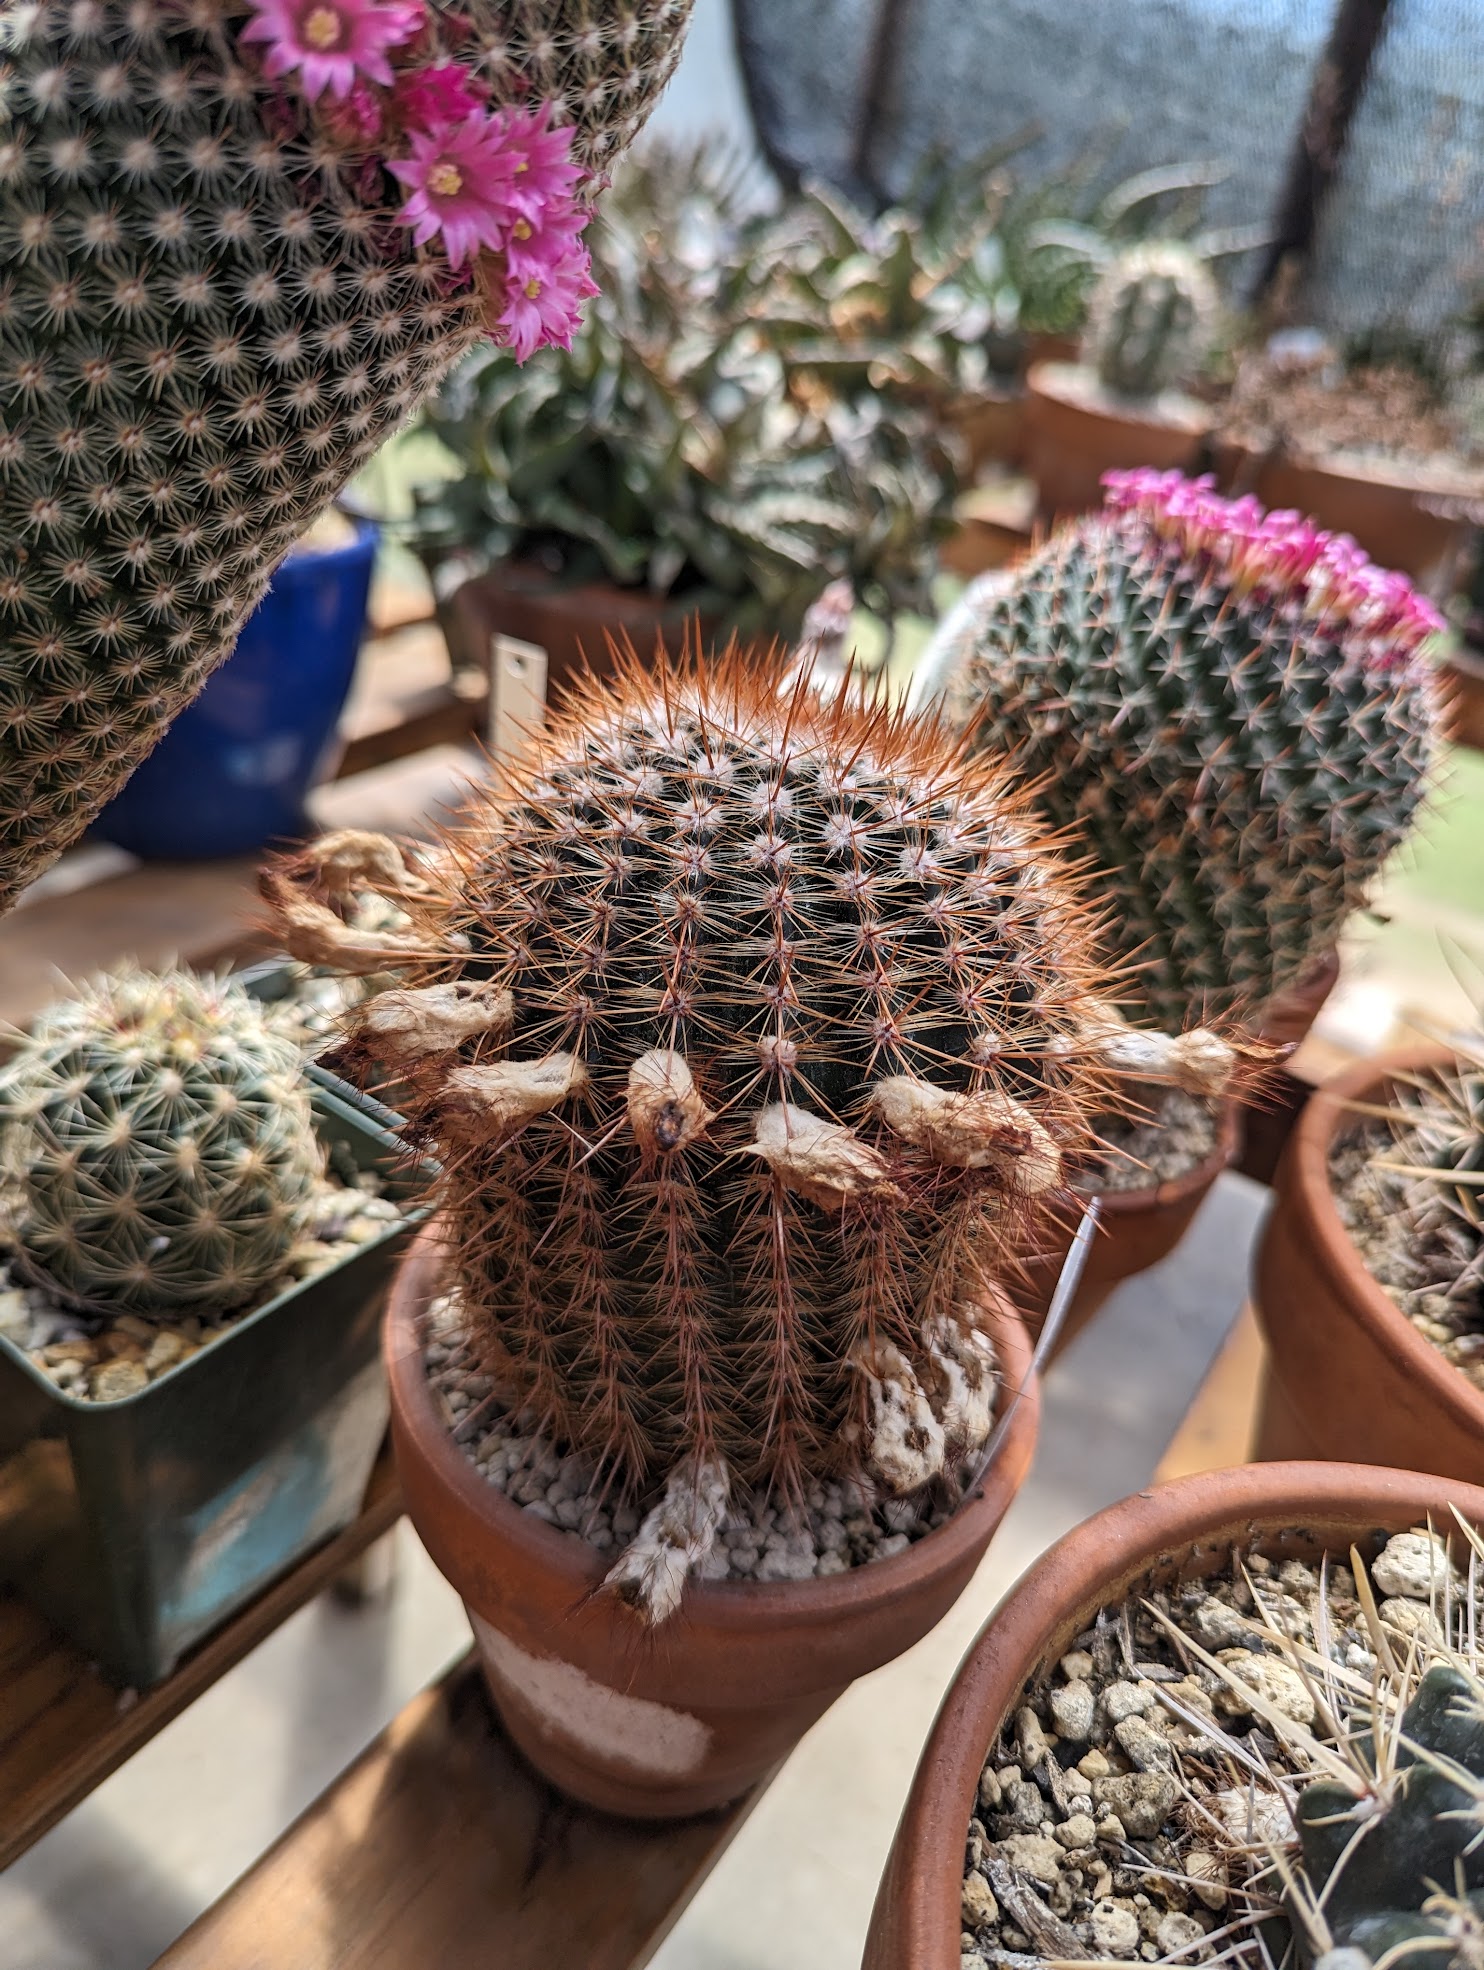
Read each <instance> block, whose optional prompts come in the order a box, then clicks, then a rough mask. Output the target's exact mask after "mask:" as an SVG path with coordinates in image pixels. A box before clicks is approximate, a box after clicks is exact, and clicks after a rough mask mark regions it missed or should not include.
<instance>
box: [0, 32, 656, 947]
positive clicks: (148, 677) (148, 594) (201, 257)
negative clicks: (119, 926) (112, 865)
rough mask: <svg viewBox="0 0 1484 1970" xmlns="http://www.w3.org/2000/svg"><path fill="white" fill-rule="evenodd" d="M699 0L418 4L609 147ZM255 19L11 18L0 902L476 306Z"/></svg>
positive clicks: (629, 132)
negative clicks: (287, 75) (268, 56)
mask: <svg viewBox="0 0 1484 1970" xmlns="http://www.w3.org/2000/svg"><path fill="white" fill-rule="evenodd" d="M689 11H690V0H550V3H549V4H535V3H534V0H468V4H467V8H466V10H464V11H462V12H461V11H458V10H455V9H452V8H438V9H436V10H435V13H434V15H430V16H429V18H430V21H432V20H436V28H437V31H438V32H440V33H442V34H444V35H446V36H448V37H449V38H450V41H452V40H454V39H455V38H456V39H457V44H458V45H457V47H456V49H454V51H453V53H454V57H455V58H456V59H457V60H458V61H460V62H462V63H464V64H465V65H466V66H468V67H470V68H472V69H473V70H475V71H476V72H477V73H478V74H479V75H480V77H481V78H482V79H483V81H484V82H485V83H486V85H488V87H489V89H490V91H491V101H492V102H494V103H495V104H499V103H509V102H517V101H525V100H527V99H528V96H529V95H531V94H534V96H535V98H536V99H538V100H542V99H544V100H550V101H552V102H553V103H554V104H555V105H556V113H557V116H558V118H559V120H567V121H569V122H571V123H573V124H574V126H575V135H574V140H573V151H574V156H575V157H576V159H577V161H578V162H579V163H581V164H582V165H583V167H584V168H585V169H586V170H588V171H589V172H590V173H600V172H602V171H604V170H605V169H606V168H607V166H608V165H609V163H611V162H612V160H613V158H614V157H615V156H616V155H617V153H618V151H619V150H620V149H621V148H622V147H623V146H624V145H625V144H626V143H627V142H628V141H629V139H630V138H631V137H632V136H633V134H634V132H635V131H636V130H637V129H638V127H639V126H640V125H641V124H642V122H643V120H644V118H645V116H646V115H647V113H648V110H649V108H650V107H651V105H652V103H653V100H654V97H655V95H656V94H657V92H658V90H659V89H660V88H661V87H662V86H663V83H664V81H665V80H666V79H667V77H668V75H669V73H670V70H671V68H672V67H673V65H674V62H675V59H676V56H677V54H678V51H679V46H680V40H681V37H682V35H683V32H684V29H685V25H686V21H687V18H688V15H689ZM247 18H248V10H247V8H246V6H245V5H243V4H240V0H37V3H36V4H26V5H19V4H18V5H13V6H8V7H6V8H5V9H4V11H3V14H0V908H3V907H4V906H5V905H6V904H7V903H8V902H9V900H10V899H11V898H12V897H13V895H14V893H15V891H16V890H17V889H18V888H19V887H20V886H21V885H22V884H24V883H25V882H26V881H28V880H29V879H30V878H31V877H33V876H35V875H36V874H38V873H39V872H40V871H41V870H42V869H43V868H44V867H45V866H46V864H47V863H48V862H49V861H50V860H52V859H53V857H54V856H55V855H56V854H57V853H58V852H59V851H60V850H61V849H62V848H63V847H65V846H66V845H67V843H68V842H69V841H70V840H72V839H73V838H75V836H76V835H77V834H79V833H80V832H81V830H82V828H83V826H84V824H85V823H86V821H87V820H88V818H89V817H90V816H91V815H92V814H93V813H94V812H95V811H96V810H97V809H98V808H99V807H100V806H101V805H102V803H103V802H104V801H105V800H106V798H107V797H108V795H109V794H110V793H111V792H112V791H113V790H114V788H115V787H117V786H118V785H119V784H120V783H121V782H122V781H123V779H124V778H125V776H126V775H127V773H128V772H129V770H130V768H131V767H132V766H133V765H135V764H136V763H137V761H138V760H139V759H140V758H142V757H143V755H144V754H145V753H146V752H147V751H148V750H149V748H150V746H151V745H152V744H153V743H154V741H155V740H156V739H157V738H158V737H159V734H160V732H161V731H162V730H163V728H164V726H165V724H166V723H167V722H168V720H169V719H170V718H171V717H172V716H173V714H174V713H175V712H176V711H178V710H179V709H180V708H181V706H182V705H184V704H186V703H187V702H188V701H189V700H190V698H191V697H192V696H193V695H194V694H195V692H196V691H197V690H198V689H199V687H200V685H201V683H202V682H203V681H204V679H205V678H206V676H207V674H208V673H209V672H210V671H211V670H212V669H213V668H214V667H215V665H216V664H217V663H219V662H220V661H221V659H222V658H223V657H225V656H226V654H227V653H228V651H229V650H230V649H231V647H232V643H233V641H234V639H235V636H236V633H237V630H238V628H239V627H240V625H241V623H242V621H243V620H244V618H245V617H246V615H247V614H248V612H249V610H250V609H251V608H252V606H253V604H254V603H255V602H256V601H257V599H258V598H259V596H260V595H261V594H262V592H263V590H264V588H265V587H266V585H267V582H268V578H269V576H270V575H271V573H272V570H273V568H274V566H275V565H276V563H277V562H278V561H279V560H280V559H281V558H282V557H283V555H284V554H285V553H286V552H287V550H288V548H289V547H290V546H291V545H292V543H293V542H294V541H295V540H296V539H297V538H298V536H299V534H300V533H301V532H302V531H303V529H304V528H305V526H306V525H307V524H308V522H309V521H310V520H311V519H312V518H313V517H314V515H315V514H316V513H318V512H319V511H321V510H322V509H323V508H324V507H325V505H326V504H327V503H328V502H329V501H330V500H331V499H332V498H333V497H334V495H335V494H336V493H337V492H339V490H340V489H341V487H342V486H344V484H345V483H346V481H347V479H349V477H350V476H351V475H352V473H354V472H355V471H356V470H357V469H358V468H359V466H360V465H361V464H362V463H364V461H365V460H367V459H368V458H369V457H370V456H371V454H372V453H373V452H374V451H375V450H376V449H377V447H378V446H379V445H380V444H381V442H382V441H383V440H384V439H385V438H386V437H387V436H388V435H389V434H390V433H391V432H392V431H393V430H395V429H396V428H397V426H398V425H399V424H401V423H402V422H403V421H404V420H405V419H406V418H407V416H408V415H409V413H410V412H411V411H412V410H413V409H414V407H415V406H416V405H417V404H418V402H419V401H420V400H421V399H422V397H423V396H424V395H426V393H427V392H428V391H429V390H430V389H431V388H432V386H433V385H434V384H435V383H436V382H437V381H438V379H439V378H440V377H441V376H442V375H443V374H444V373H445V372H446V371H447V370H448V368H449V367H450V366H451V364H452V363H453V362H454V361H455V359H456V358H457V357H459V356H460V355H462V354H463V353H464V352H465V351H466V350H467V349H469V348H471V347H472V346H473V345H474V343H475V342H476V341H477V340H478V339H479V338H480V336H481V334H482V333H483V332H484V323H483V316H482V311H481V297H480V294H479V291H478V289H477V286H476V283H475V282H474V281H473V280H472V279H471V278H470V277H469V274H468V271H467V270H465V273H464V275H463V276H462V277H456V276H454V275H453V274H452V273H451V270H450V266H449V263H448V259H447V257H446V256H445V255H443V254H442V253H441V252H440V251H439V250H438V249H437V247H436V245H429V246H427V247H422V248H414V247H413V246H412V245H411V244H410V240H411V237H412V236H411V234H410V233H409V232H408V231H407V229H406V228H405V227H403V226H399V225H396V224H394V223H392V216H393V213H394V211H395V209H396V206H397V205H398V203H399V202H400V197H401V192H400V188H399V186H398V185H397V184H396V183H395V182H394V181H393V180H392V179H391V178H390V177H389V176H388V174H387V173H386V171H385V170H384V169H382V168H381V167H380V165H379V164H377V163H376V162H375V161H374V159H373V160H368V158H367V153H366V141H365V135H364V131H358V130H357V129H356V128H353V127H351V126H353V125H354V123H355V117H354V116H353V115H351V114H350V113H349V109H348V108H346V113H345V114H344V115H343V116H341V117H338V118H337V116H336V115H335V114H333V113H329V112H330V110H332V109H333V107H334V106H333V105H330V106H329V108H328V109H327V108H326V105H325V104H321V105H320V106H317V107H316V108H315V109H314V110H313V111H311V109H310V106H308V105H307V104H305V103H303V102H302V101H298V100H296V99H295V98H294V97H293V96H292V95H291V93H290V92H288V91H286V90H285V88H284V86H283V85H282V84H280V83H272V82H268V81H265V79H264V76H263V70H262V63H261V61H260V60H259V59H258V58H257V57H256V56H255V55H254V54H253V52H252V50H251V49H250V48H244V46H243V43H242V40H241V33H242V29H243V27H244V25H245V23H246V21H247ZM332 22H333V16H332ZM455 28H458V30H459V32H458V35H457V36H456V37H455V34H454V30H455ZM342 107H345V106H342ZM322 112H324V113H322ZM595 182H596V180H590V188H591V184H592V183H595Z"/></svg>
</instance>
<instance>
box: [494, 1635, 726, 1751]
mask: <svg viewBox="0 0 1484 1970" xmlns="http://www.w3.org/2000/svg"><path fill="white" fill-rule="evenodd" d="M469 1619H470V1621H471V1622H472V1623H473V1626H474V1634H475V1638H476V1640H477V1641H478V1643H479V1649H480V1653H481V1654H482V1655H483V1657H484V1660H485V1664H486V1666H487V1668H488V1669H489V1672H490V1674H491V1676H492V1677H493V1679H494V1681H495V1683H496V1685H497V1686H498V1687H499V1689H500V1690H501V1691H502V1692H503V1691H505V1690H508V1691H509V1693H510V1696H511V1699H512V1700H513V1701H515V1702H518V1703H519V1704H520V1705H521V1706H522V1708H523V1709H525V1710H527V1711H528V1712H530V1713H531V1714H533V1715H534V1716H535V1717H536V1719H537V1720H538V1722H539V1723H540V1725H541V1728H542V1729H543V1730H544V1731H546V1732H547V1733H548V1734H549V1735H550V1736H551V1737H553V1738H558V1739H562V1740H564V1741H565V1742H567V1743H569V1744H572V1745H574V1746H576V1747H577V1748H578V1749H580V1750H582V1751H583V1752H585V1753H586V1754H587V1755H588V1756H589V1757H596V1758H601V1759H603V1760H604V1761H605V1762H607V1763H609V1764H614V1765H622V1766H625V1767H627V1768H628V1770H630V1771H633V1772H639V1773H642V1774H643V1775H644V1776H646V1777H650V1778H663V1779H681V1778H688V1777H690V1775H691V1774H692V1773H694V1772H698V1771H699V1770H700V1769H701V1767H702V1765H703V1764H704V1763H705V1761H706V1754H707V1752H708V1751H709V1750H710V1749H711V1731H710V1728H709V1727H708V1726H707V1725H705V1724H703V1723H702V1722H701V1720H700V1719H699V1718H698V1717H692V1716H690V1715H689V1714H688V1713H687V1712H686V1711H684V1710H668V1709H666V1707H665V1705H664V1704H662V1703H653V1702H651V1701H650V1700H649V1698H647V1697H641V1696H624V1695H623V1694H622V1693H621V1692H620V1691H618V1690H611V1689H608V1688H607V1687H606V1685H604V1684H602V1683H595V1682H594V1681H593V1679H592V1677H591V1676H587V1675H584V1674H583V1672H582V1670H580V1669H578V1668H576V1667H575V1666H574V1665H573V1664H572V1663H570V1662H561V1661H558V1660H557V1659H556V1658H555V1657H553V1656H537V1655H528V1654H527V1653H526V1651H525V1650H524V1649H523V1648H519V1647H517V1645H516V1644H515V1643H514V1642H512V1641H511V1639H510V1637H509V1636H508V1635H502V1634H501V1633H500V1631H499V1629H498V1628H492V1627H491V1626H490V1624H489V1623H488V1622H487V1621H483V1620H481V1619H480V1617H479V1616H478V1615H477V1614H476V1613H475V1612H474V1610H473V1609H472V1608H471V1609H470V1610H469Z"/></svg>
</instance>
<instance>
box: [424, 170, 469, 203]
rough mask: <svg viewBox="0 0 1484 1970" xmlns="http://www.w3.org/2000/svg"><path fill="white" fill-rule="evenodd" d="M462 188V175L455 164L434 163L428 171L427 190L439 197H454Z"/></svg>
mask: <svg viewBox="0 0 1484 1970" xmlns="http://www.w3.org/2000/svg"><path fill="white" fill-rule="evenodd" d="M463 189H464V176H463V173H462V172H461V171H460V170H459V168H458V166H457V165H456V164H435V165H434V166H433V168H432V170H431V171H430V172H429V173H428V190H429V191H430V192H433V193H435V194H436V196H437V197H439V198H456V197H457V196H458V194H459V193H460V192H461V191H462V190H463Z"/></svg>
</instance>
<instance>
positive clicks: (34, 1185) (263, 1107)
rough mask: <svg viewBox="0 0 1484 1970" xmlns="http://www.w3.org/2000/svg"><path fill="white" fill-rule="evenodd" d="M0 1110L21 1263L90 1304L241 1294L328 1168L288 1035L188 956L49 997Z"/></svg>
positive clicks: (195, 1304) (298, 1223) (249, 1290)
mask: <svg viewBox="0 0 1484 1970" xmlns="http://www.w3.org/2000/svg"><path fill="white" fill-rule="evenodd" d="M0 1124H3V1160H4V1169H5V1176H6V1186H7V1193H8V1194H7V1197H6V1200H5V1201H6V1211H5V1216H6V1218H7V1220H8V1225H7V1229H8V1232H9V1235H10V1237H11V1238H12V1239H13V1240H14V1242H15V1245H16V1248H17V1251H18V1254H19V1258H20V1263H21V1267H22V1270H23V1271H24V1272H26V1273H28V1274H30V1275H31V1276H32V1277H34V1278H36V1279H37V1280H38V1281H39V1282H40V1283H42V1284H44V1285H46V1286H48V1287H50V1288H51V1289H53V1290H54V1291H55V1292H56V1293H57V1295H58V1296H59V1297H60V1298H61V1299H63V1300H65V1301H67V1302H69V1303H71V1304H75V1305H79V1306H82V1307H84V1308H88V1309H94V1310H98V1311H111V1312H128V1313H134V1314H141V1315H144V1316H146V1317H150V1316H157V1317H163V1316H168V1315H170V1314H182V1313H189V1312H192V1311H193V1310H207V1311H210V1312H219V1311H224V1310H229V1309H231V1308H233V1307H237V1306H241V1305H243V1304H245V1303H246V1302H247V1301H249V1300H250V1299H252V1298H253V1297H254V1295H256V1294H259V1293H261V1292H262V1291H263V1290H264V1289H265V1288H267V1287H269V1286H270V1285H271V1284H272V1283H273V1281H274V1280H275V1279H277V1278H278V1277H279V1276H280V1275H281V1274H282V1272H283V1268H284V1262H285V1260H286V1259H287V1257H288V1254H289V1252H290V1249H291V1248H292V1246H293V1245H294V1243H295V1242H296V1240H297V1239H298V1237H299V1235H300V1232H301V1230H302V1229H303V1227H304V1224H305V1222H306V1220H307V1217H308V1214H309V1211H310V1209H311V1206H312V1204H313V1202H314V1199H315V1197H316V1194H317V1190H318V1186H319V1183H320V1180H321V1174H322V1160H323V1159H322V1157H321V1154H320V1149H319V1145H318V1143H317V1141H316V1138H315V1134H314V1129H313V1127H312V1125H311V1119H310V1108H309V1096H308V1093H307V1092H306V1089H305V1087H304V1085H303V1082H302V1078H301V1074H300V1067H299V1050H298V1048H297V1047H296V1046H295V1045H294V1043H293V1041H292V1040H290V1039H288V1038H286V1037H284V1036H282V1035H279V1034H277V1033H275V1032H273V1031H272V1030H271V1029H270V1028H269V1026H268V1025H267V1024H266V1022H265V1019H264V1016H263V1013H262V1011H261V1009H260V1008H259V1007H258V1006H257V1005H256V1004H255V1003H254V1002H253V1000H251V999H250V998H249V997H248V996H247V994H246V993H245V992H244V991H243V990H242V988H241V987H240V986H237V985H233V984H230V983H226V982H221V981H217V980H214V979H210V978H202V977H198V976H196V975H195V974H194V973H191V972H188V971H172V972H168V973H165V974H163V975H160V976H156V975H154V974H151V973H149V972H144V971H137V970H126V971H120V972H116V973H114V974H113V975H112V976H111V977H106V978H101V979H99V980H97V981H96V982H95V983H93V984H91V985H88V986H87V987H86V988H85V989H83V990H82V991H80V992H79V993H78V994H77V996H76V997H75V998H71V999H65V1000H62V1001H61V1002H60V1003H58V1004H56V1005H53V1006H52V1007H50V1008H49V1009H48V1010H47V1011H46V1012H44V1013H43V1014H42V1015H41V1016H40V1018H38V1020H37V1021H36V1023H35V1025H34V1027H33V1029H32V1032H31V1034H30V1035H29V1037H28V1038H27V1039H26V1040H25V1041H24V1042H23V1044H22V1046H21V1048H20V1050H19V1052H18V1053H17V1054H16V1056H15V1058H14V1059H13V1060H12V1061H11V1062H10V1063H9V1065H8V1066H7V1067H6V1069H5V1071H4V1074H3V1075H0Z"/></svg>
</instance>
